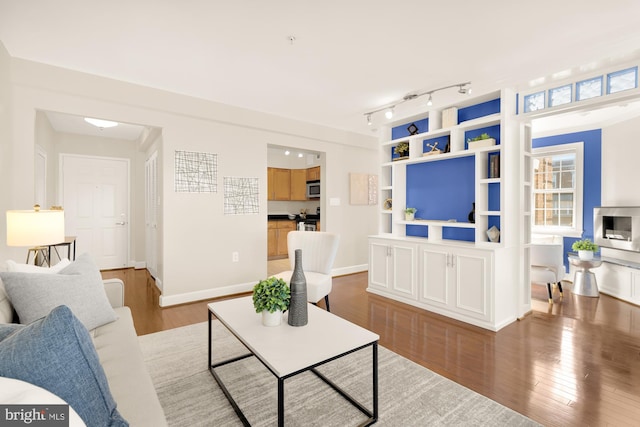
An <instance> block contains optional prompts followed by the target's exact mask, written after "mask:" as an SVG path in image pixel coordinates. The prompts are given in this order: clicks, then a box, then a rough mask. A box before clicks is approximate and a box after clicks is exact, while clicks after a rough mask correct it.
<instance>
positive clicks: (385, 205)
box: [382, 199, 393, 211]
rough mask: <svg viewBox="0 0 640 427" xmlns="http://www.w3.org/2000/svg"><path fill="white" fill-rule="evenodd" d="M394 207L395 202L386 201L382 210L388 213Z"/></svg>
mask: <svg viewBox="0 0 640 427" xmlns="http://www.w3.org/2000/svg"><path fill="white" fill-rule="evenodd" d="M392 207H393V200H392V199H385V201H384V204H383V205H382V208H383V209H385V210H387V211H390V210H391V208H392Z"/></svg>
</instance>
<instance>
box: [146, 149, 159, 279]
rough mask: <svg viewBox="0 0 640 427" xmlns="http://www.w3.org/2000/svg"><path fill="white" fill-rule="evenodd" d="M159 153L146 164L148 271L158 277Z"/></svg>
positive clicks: (153, 155)
mask: <svg viewBox="0 0 640 427" xmlns="http://www.w3.org/2000/svg"><path fill="white" fill-rule="evenodd" d="M158 211H159V198H158V153H157V152H154V153H153V154H152V155H151V157H149V158H148V159H147V161H146V162H145V239H146V245H145V248H146V254H145V255H146V260H147V270H149V273H151V275H152V276H153V277H158V246H157V245H158Z"/></svg>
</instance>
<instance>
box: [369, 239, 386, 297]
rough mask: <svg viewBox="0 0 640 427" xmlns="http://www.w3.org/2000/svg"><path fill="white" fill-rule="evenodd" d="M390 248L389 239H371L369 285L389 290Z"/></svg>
mask: <svg viewBox="0 0 640 427" xmlns="http://www.w3.org/2000/svg"><path fill="white" fill-rule="evenodd" d="M389 258H390V248H389V242H388V241H380V240H373V239H371V240H369V286H370V287H372V288H375V289H380V290H389V281H390V277H391V275H390V272H389V269H390V264H391V263H390V259H389Z"/></svg>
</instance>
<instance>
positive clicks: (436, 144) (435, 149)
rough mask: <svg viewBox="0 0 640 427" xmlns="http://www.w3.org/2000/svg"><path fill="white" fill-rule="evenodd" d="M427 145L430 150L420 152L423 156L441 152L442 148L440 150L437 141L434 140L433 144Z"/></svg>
mask: <svg viewBox="0 0 640 427" xmlns="http://www.w3.org/2000/svg"><path fill="white" fill-rule="evenodd" d="M427 147H429V148H431V151H427V152H425V153H422V155H423V156H431V155H433V154H440V153H442V150H440V149H439V148H437V147H438V141H436V142H435V143H433V144H429V143H427Z"/></svg>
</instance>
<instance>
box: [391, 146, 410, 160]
mask: <svg viewBox="0 0 640 427" xmlns="http://www.w3.org/2000/svg"><path fill="white" fill-rule="evenodd" d="M393 152H394V153H395V154H397V155H398V157H397V158H396V159H395V160H400V159H404V158H407V157H409V142H408V141H402V142H401V143H399V144H398V145H396V146H395V147H393Z"/></svg>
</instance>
